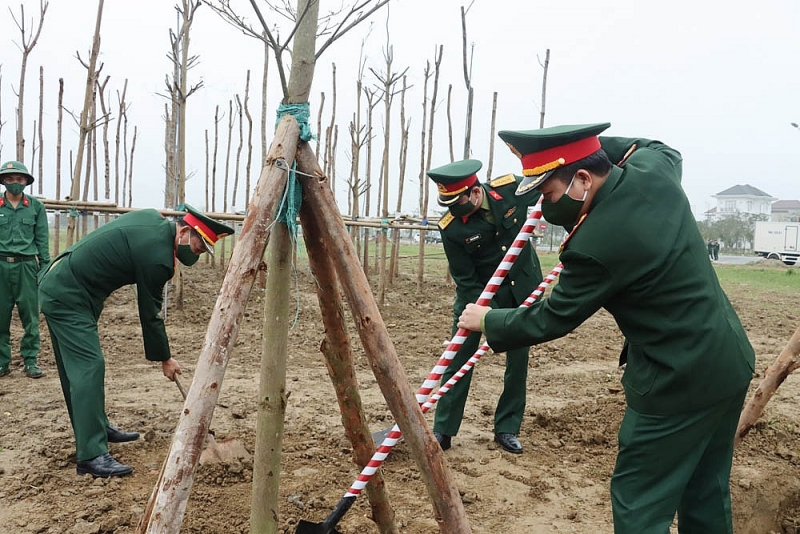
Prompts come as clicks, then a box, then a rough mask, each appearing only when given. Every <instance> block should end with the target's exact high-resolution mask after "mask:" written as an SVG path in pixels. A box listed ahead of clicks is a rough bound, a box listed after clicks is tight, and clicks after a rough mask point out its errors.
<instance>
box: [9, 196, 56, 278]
mask: <svg viewBox="0 0 800 534" xmlns="http://www.w3.org/2000/svg"><path fill="white" fill-rule="evenodd" d="M49 247H50V243H49V231H48V228H47V211H46V210H45V208H44V204H42V203H41V202H40V201H39V200H37V199H35V198H33V197H29V196H28V195H23V197H22V200H21V201H20V202H19V204H17V207H16V209H15V208H14V207H13V206H12V205H11V203H10V202H8V200H7V199H6V197H5V195H0V254H15V255H17V254H18V255H22V256H39V265H42V266H43V265H46V264H47V263H48V262H49V261H50V248H49Z"/></svg>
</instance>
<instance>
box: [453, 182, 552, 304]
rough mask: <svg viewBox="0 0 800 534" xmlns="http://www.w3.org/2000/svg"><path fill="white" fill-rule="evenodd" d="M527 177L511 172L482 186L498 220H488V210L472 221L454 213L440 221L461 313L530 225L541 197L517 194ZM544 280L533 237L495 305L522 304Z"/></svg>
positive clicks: (476, 215)
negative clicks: (531, 209)
mask: <svg viewBox="0 0 800 534" xmlns="http://www.w3.org/2000/svg"><path fill="white" fill-rule="evenodd" d="M521 180H522V178H521V177H517V176H514V175H513V174H509V175H506V176H503V177H500V178H495V179H494V180H492V181H491V182H489V183H488V184H487V183H484V184H481V187H482V188H483V192H484V196H485V198H486V199H487V201H488V203H489V209H490V210H491V213H492V216H493V218H494V222H489V221H488V220H487V219H486V217H485V216H484V215H483V214H482V213H481V212H482V211H483V209H479V210H478V212H477V213H474V214H472V215H471V216H470V217H469V218H467V219H466V220H463V219H462V218H461V217H453V216H452V215H450V213H449V212H448V213H447V214H446V215H445V216H444V217H442V219H441V220H440V221H439V228H440V231H441V234H442V243H443V245H444V251H445V254H446V255H447V261H448V263H449V264H450V274H451V275H452V277H453V280H454V281H455V283H456V300H455V302H454V303H453V313H454V314H455V316H459V315H461V312H462V311H463V310H464V308H465V307H466V305H467V304H469V303H470V302H475V301H476V300H478V298H479V297H480V295H481V293H482V292H483V289H484V288H485V287H486V284H487V282H488V281H489V279H490V278H491V277H492V275H493V274H494V272H495V271H496V270H497V267H498V266H499V265H500V262H501V260H502V259H503V257H504V256H505V255H506V253H507V252H508V248H509V247H510V246H511V244H512V243H513V242H514V238H516V237H517V234H519V231H520V230H521V229H522V227H523V226H524V225H525V221H526V219H527V218H528V213H527V208H528V206H532V205H534V204H536V202H537V201H538V200H539V196H540V194H539V193H538V192H537V191H531V193H529V194H526V195H523V196H515V194H514V193H515V192H516V189H517V186H518V185H519V182H520V181H521ZM541 281H542V268H541V266H540V265H539V258H538V257H537V256H536V253H535V252H534V250H533V247H532V246H531V244H530V241H528V243H526V244H525V247H524V248H523V249H522V251H521V252H520V254H519V257H517V259H516V261H515V262H514V265H513V266H512V267H511V269H510V270H509V272H508V275H507V276H506V278H505V280H503V283H502V285H501V286H500V287H499V288H498V290H497V294H496V296H495V298H494V300H493V301H492V306H494V307H513V306H519V305H520V304H522V303H523V302H524V301H525V299H526V298H527V297H528V296H529V295H530V294H531V292H532V291H533V290H534V289H536V286H537V285H538V284H539V283H540V282H541Z"/></svg>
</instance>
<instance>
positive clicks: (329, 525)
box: [295, 495, 356, 534]
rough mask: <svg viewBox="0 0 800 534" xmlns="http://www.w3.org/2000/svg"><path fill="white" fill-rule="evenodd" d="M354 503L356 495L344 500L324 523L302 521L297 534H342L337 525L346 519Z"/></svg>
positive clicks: (298, 525)
mask: <svg viewBox="0 0 800 534" xmlns="http://www.w3.org/2000/svg"><path fill="white" fill-rule="evenodd" d="M354 502H356V495H353V496H352V497H349V496H348V497H344V498H342V500H340V501H339V503H338V504H337V505H336V508H334V509H333V512H331V513H330V514H329V515H328V517H326V518H325V521H323V522H322V523H311V522H310V521H305V520H304V519H301V520H300V523H298V524H297V530H295V534H340V533H339V531H338V530H336V524H337V523H338V522H339V521H340V520H341V519H342V517H344V514H346V513H347V511H348V510H349V509H350V507H351V506H353V503H354Z"/></svg>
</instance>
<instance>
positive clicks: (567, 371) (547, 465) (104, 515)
mask: <svg viewBox="0 0 800 534" xmlns="http://www.w3.org/2000/svg"><path fill="white" fill-rule="evenodd" d="M299 271H300V272H299V273H298V275H297V277H298V278H297V287H296V288H293V289H292V291H293V295H294V296H295V297H296V312H297V322H296V324H295V325H294V327H293V328H292V330H291V332H290V341H289V342H290V351H289V361H288V376H287V389H288V391H289V393H290V397H289V405H288V409H287V414H286V427H285V439H284V448H283V466H282V472H281V495H280V532H284V533H287V534H288V533H293V532H294V531H295V528H296V524H297V522H298V521H299V520H300V519H306V520H309V521H315V522H320V521H322V519H323V518H324V517H325V516H326V515H327V514H328V513H329V512H330V510H332V508H333V507H334V505H335V504H336V503H337V502H338V500H339V499H340V498H341V497H342V495H343V494H344V492H345V491H346V490H347V488H348V487H349V485H350V484H351V482H352V481H353V479H354V477H355V476H356V474H357V472H358V470H357V468H356V467H355V466H354V465H353V463H352V462H351V450H350V447H349V443H348V442H347V440H346V438H345V437H344V432H343V429H342V427H341V421H340V418H339V413H338V407H337V403H336V399H335V395H334V392H333V388H332V386H331V384H330V381H329V380H328V378H327V372H326V370H325V366H324V364H323V361H322V357H321V354H320V352H319V346H320V342H321V341H322V338H323V330H322V327H321V321H320V316H319V310H318V305H317V300H316V294H315V293H314V286H313V285H312V280H311V277H310V275H309V274H308V273H307V272H304V269H303V264H302V262H301V265H300V268H299ZM221 279H222V274H221V272H220V270H219V268H218V267H217V269H216V271H215V270H213V268H212V267H211V266H210V265H206V264H204V263H200V264H198V265H197V266H195V267H194V268H192V269H189V270H188V274H187V280H188V283H187V289H186V304H187V306H186V309H185V310H184V311H178V310H170V312H169V314H168V318H167V325H168V326H167V330H168V333H169V336H170V340H171V344H172V349H173V354H174V356H175V357H176V358H177V359H178V360H179V361H180V362H181V364H182V365H183V370H184V376H185V377H187V378H186V379H185V382H186V383H187V385H188V381H189V380H190V377H191V375H192V374H193V370H194V364H195V361H196V358H197V355H198V354H199V351H200V348H201V345H202V342H203V336H204V333H205V329H206V325H207V323H208V319H209V318H210V315H211V312H212V309H213V306H214V303H215V300H216V291H217V290H218V287H219V285H220V283H221ZM415 280H416V275H411V274H409V275H401V276H400V278H399V279H398V280H396V282H395V284H394V286H393V287H392V289H391V290H390V291H389V292H388V293H387V302H386V305H385V307H384V313H383V317H384V320H385V322H386V324H387V326H388V328H389V332H390V335H391V336H392V340H393V342H394V344H395V347H396V348H397V351H398V353H399V356H400V359H401V361H402V363H403V365H404V367H405V369H406V372H407V374H408V376H409V377H411V379H412V381H413V382H414V383H413V384H412V387H413V388H414V389H416V387H417V386H418V385H419V384H420V383H421V382H422V380H423V379H424V378H425V377H426V376H427V373H428V372H429V371H430V368H431V367H432V365H433V364H434V363H435V361H436V359H437V358H438V357H439V356H440V354H441V352H442V350H443V347H442V344H443V342H444V341H445V340H446V338H447V337H448V334H449V324H450V320H451V311H450V306H451V302H452V296H453V288H452V286H450V285H448V284H447V283H446V282H445V281H444V280H443V279H441V278H440V277H438V276H435V275H431V276H429V277H428V280H427V284H426V289H425V294H424V297H422V298H421V297H420V296H419V295H418V294H417V292H416V287H415ZM726 290H727V292H728V294H729V296H730V298H731V300H732V302H733V303H734V306H735V307H736V309H737V310H738V311H739V313H740V315H741V317H742V321H743V323H744V325H745V327H746V329H747V331H748V333H749V335H750V339H751V341H752V343H753V345H754V346H755V349H756V353H757V354H758V363H757V366H758V369H759V370H762V371H763V369H764V368H765V367H766V366H767V365H768V364H769V363H771V362H772V361H773V360H774V359H775V357H776V356H777V355H778V353H779V352H780V351H781V350H782V348H783V347H784V346H785V344H786V342H787V341H788V340H789V337H790V336H791V334H792V333H793V332H794V330H795V328H796V327H797V325H798V318H799V317H798V312H797V306H796V302H795V301H794V298H795V296H794V295H788V294H786V295H784V294H778V293H775V294H764V293H762V294H754V293H753V291H752V290H748V289H747V288H740V287H727V288H726ZM263 306H264V302H263V292H262V291H261V290H259V289H255V290H254V291H253V293H252V296H251V299H250V304H249V307H248V312H247V314H246V316H245V318H244V320H243V323H242V326H241V330H240V334H239V339H238V341H237V343H236V351H235V353H234V354H233V357H232V359H231V363H230V365H229V367H228V370H227V373H226V376H225V382H224V384H223V387H222V393H221V396H220V400H219V402H220V406H219V407H218V408H217V410H216V411H215V414H214V420H213V422H212V424H211V427H212V429H213V430H214V431H215V433H216V437H217V440H220V439H224V438H236V439H237V440H238V441H239V442H241V443H242V444H244V445H245V447H247V448H248V449H249V450H250V451H252V448H253V440H254V428H255V419H256V407H255V398H256V392H257V389H258V367H259V362H260V359H261V336H260V330H261V320H260V319H261V315H262V308H263ZM46 330H47V329H46V326H45V324H44V322H42V338H43V339H42V354H41V357H40V363H41V366H42V368H43V369H44V372H45V377H44V378H42V379H41V380H30V379H28V378H26V377H25V376H24V375H23V373H22V371H21V367H20V366H21V364H20V362H19V361H18V360H17V359H16V357H15V360H14V365H13V367H14V372H13V373H12V374H11V375H10V376H6V377H3V378H0V418H2V422H0V532H15V533H16V532H21V533H28V532H36V533H56V532H58V533H61V532H66V533H72V534H95V533H112V532H113V533H118V534H121V533H130V532H133V531H134V528H135V525H136V523H137V521H138V518H139V516H140V515H141V513H142V510H143V508H144V506H145V504H146V502H147V499H148V497H149V495H150V492H151V490H152V488H153V484H154V483H155V480H156V477H157V475H158V470H159V467H160V465H161V462H162V460H163V458H164V455H165V454H166V451H167V450H168V447H169V444H170V439H171V434H172V432H173V430H174V428H175V425H176V423H177V421H178V416H179V413H180V411H181V407H182V398H181V396H180V393H179V391H178V390H177V388H176V387H175V386H174V385H173V384H171V383H170V382H169V381H167V380H166V379H165V378H164V377H163V376H161V372H160V367H159V366H158V365H157V364H155V365H154V364H151V363H149V362H147V361H146V360H145V359H144V357H143V355H142V342H141V331H140V326H139V320H138V315H137V312H136V307H135V299H134V293H133V291H132V289H131V288H123V289H122V290H120V291H118V292H117V293H115V294H114V295H112V297H111V298H110V299H109V301H108V302H107V306H106V310H105V312H104V313H103V316H102V319H101V326H100V334H101V339H102V342H103V346H104V350H105V355H106V360H107V369H106V406H107V410H108V413H109V417H110V419H111V421H112V422H113V423H115V424H117V425H118V426H120V427H121V428H123V429H127V430H138V431H140V432H141V433H142V435H143V438H142V439H140V440H139V441H136V442H133V443H128V444H119V445H113V444H112V445H111V452H112V454H114V455H115V456H116V457H117V458H118V459H119V460H120V461H122V462H125V463H128V464H130V465H132V466H133V468H134V473H133V475H132V476H130V477H126V478H123V479H111V480H102V479H98V480H93V479H92V478H91V477H79V476H77V475H76V474H75V464H74V442H73V437H72V430H71V428H70V425H69V420H68V417H67V412H66V409H65V406H64V401H63V399H62V397H61V391H60V388H59V383H58V376H57V371H56V368H55V364H54V362H53V355H52V350H51V348H50V341H49V339H48V336H47V332H46ZM12 333H13V339H14V343H15V346H16V344H17V343H18V339H19V334H20V327H19V324H18V323H17V322H16V320H15V323H14V325H13V327H12ZM351 339H353V340H354V345H355V346H357V345H358V343H357V338H356V337H355V336H352V337H351ZM621 342H622V339H621V336H620V333H619V331H618V330H617V328H616V326H615V324H614V321H613V320H612V319H611V317H610V316H609V315H608V314H607V313H605V312H600V313H598V314H596V315H595V316H594V317H592V318H591V319H590V320H589V321H587V322H586V323H585V324H584V325H583V326H581V327H580V328H579V329H578V330H576V331H575V332H574V333H572V334H570V335H569V336H567V337H565V338H563V339H560V340H557V341H553V342H551V343H547V344H544V345H541V346H538V347H534V348H533V349H532V350H531V359H530V372H529V381H528V384H529V385H528V404H527V410H526V416H525V419H524V421H523V426H522V431H521V434H520V440H521V442H522V443H523V445H524V447H525V452H524V454H522V455H519V456H514V455H511V454H508V453H505V452H503V451H501V450H499V449H498V448H497V446H496V445H495V444H494V443H493V442H492V433H491V432H492V420H493V416H492V414H493V410H494V405H495V403H496V400H497V397H498V394H499V392H498V387H499V386H500V384H502V374H503V368H504V367H503V361H504V358H503V357H500V356H495V355H493V354H491V353H490V354H488V355H487V356H485V357H484V359H483V360H482V361H481V362H480V363H479V364H478V366H477V367H476V369H475V373H476V375H475V379H474V380H473V384H472V391H471V393H470V402H469V403H468V405H467V411H466V415H465V419H464V422H463V425H462V427H461V431H460V433H459V434H458V436H457V437H456V438H454V440H453V444H454V445H453V448H452V449H451V450H449V451H447V452H446V453H445V458H446V460H447V462H448V465H449V467H450V468H451V469H452V471H453V473H454V476H455V479H456V481H457V484H458V486H459V489H460V491H461V494H462V497H463V501H464V504H465V508H466V511H467V514H468V518H469V521H470V524H471V527H472V531H473V532H474V533H484V534H494V533H500V532H504V533H509V534H530V533H549V532H578V533H598V532H612V530H613V529H612V522H611V506H610V502H609V481H610V476H611V473H612V470H613V467H614V460H615V455H616V448H617V435H616V433H617V429H618V426H619V423H620V420H621V417H622V413H623V410H624V407H625V401H624V397H623V394H622V392H621V388H620V374H619V372H618V371H617V368H616V362H617V356H618V353H619V348H620V346H621ZM357 370H358V378H359V381H360V384H361V389H362V395H363V399H364V402H365V410H366V411H367V415H368V419H369V421H370V425H371V427H372V429H373V430H380V429H383V428H385V427H387V426H388V425H389V423H390V421H391V415H390V413H389V411H388V409H387V408H386V406H385V403H384V402H383V401H382V398H381V396H380V391H379V389H378V387H377V383H376V380H375V378H374V376H372V374H371V371H370V367H369V365H368V364H367V362H366V360H365V358H364V356H363V354H361V353H360V352H359V353H358V354H357ZM757 381H758V379H756V380H755V381H754V383H757ZM797 383H798V380H797V379H796V378H795V377H790V378H789V379H788V380H787V381H786V383H784V385H783V386H782V387H781V388H780V390H779V391H778V393H777V394H776V396H775V397H774V398H773V399H772V401H771V402H770V404H769V405H768V407H767V413H766V416H765V417H764V419H763V421H762V422H761V423H759V425H758V426H757V427H756V428H755V429H754V430H753V431H752V432H751V434H750V435H749V436H748V437H747V438H746V440H745V441H744V443H743V445H742V446H741V447H740V448H739V449H738V450H737V452H736V457H735V461H734V472H733V476H732V480H731V486H732V491H733V496H734V515H735V525H736V532H737V533H738V534H766V533H769V532H776V533H782V534H789V533H791V534H794V533H797V532H800V467H799V466H798V463H799V462H800V454H798V452H797V451H798V448H797V446H796V443H797V442H798V438H800V436H799V435H798V434H800V403H798V402H797V400H796V398H797V396H798V389H800V388H799V387H798V384H797ZM428 419H429V420H430V419H431V417H430V416H429V417H428ZM384 473H385V477H386V481H387V488H388V491H389V495H390V498H391V502H392V504H393V506H394V507H395V510H396V513H397V517H398V520H399V523H400V525H401V531H402V532H404V533H409V534H422V533H433V532H438V529H437V526H436V522H435V521H434V519H433V512H432V508H431V506H430V502H429V500H428V498H427V493H426V489H425V487H424V485H423V484H422V482H421V481H420V477H419V473H418V471H417V467H416V464H415V463H414V461H413V459H412V458H411V457H410V454H409V449H408V448H407V446H406V445H405V444H404V442H402V441H401V442H400V443H399V444H398V446H397V447H396V449H395V450H394V451H393V453H392V455H391V456H390V457H389V459H388V461H387V463H386V465H385V469H384ZM251 477H252V464H251V462H249V461H232V462H228V463H223V464H217V465H212V466H209V465H206V466H200V467H199V469H198V471H197V473H196V477H195V483H194V486H193V488H192V497H191V500H190V503H189V506H188V509H187V511H186V516H185V520H184V522H183V528H182V532H202V533H207V534H213V533H237V532H247V531H248V516H249V506H250V488H251V485H250V481H251ZM368 515H369V507H368V506H367V501H366V497H365V496H362V497H360V498H359V501H358V502H357V503H356V505H355V506H354V507H353V509H351V510H350V512H348V514H347V515H346V516H345V518H344V519H343V520H342V522H341V523H340V525H339V528H340V531H341V532H342V533H343V534H348V533H349V534H353V533H362V532H363V533H368V532H378V529H377V527H375V525H374V524H373V523H372V522H371V520H370V519H369V517H368ZM673 530H674V529H673Z"/></svg>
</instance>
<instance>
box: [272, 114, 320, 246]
mask: <svg viewBox="0 0 800 534" xmlns="http://www.w3.org/2000/svg"><path fill="white" fill-rule="evenodd" d="M277 115H278V116H277V119H276V120H275V128H276V129H277V127H278V123H279V122H280V120H281V119H282V118H283V116H284V115H291V116H292V117H294V118H295V120H296V121H297V125H298V126H300V140H301V141H306V142H308V141H310V140H311V139H314V134H312V133H311V126H310V125H309V123H308V119H309V117H310V116H311V106H310V105H309V103H308V102H305V103H303V104H281V105H280V106H278V112H277ZM296 168H297V164H296V163H292V169H291V170H290V171H289V177H288V179H287V180H286V192H285V194H284V198H283V199H282V200H281V204H280V207H279V208H278V216H277V220H278V221H280V222H282V223H285V224H286V226H287V227H288V228H289V234H290V235H291V236H292V237H293V238H295V237H297V215H298V213H300V205H301V204H302V199H303V190H302V188H301V187H300V184H299V182H298V181H297V176H296V175H295V173H294V171H295V169H296Z"/></svg>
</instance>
